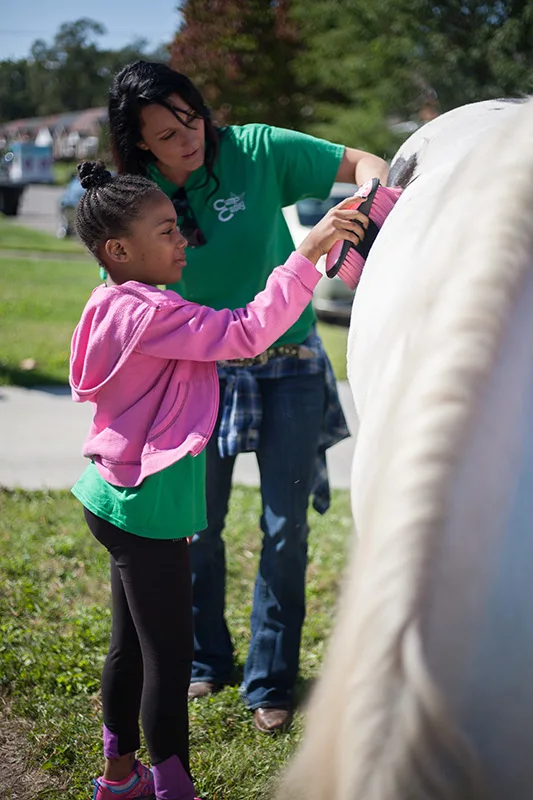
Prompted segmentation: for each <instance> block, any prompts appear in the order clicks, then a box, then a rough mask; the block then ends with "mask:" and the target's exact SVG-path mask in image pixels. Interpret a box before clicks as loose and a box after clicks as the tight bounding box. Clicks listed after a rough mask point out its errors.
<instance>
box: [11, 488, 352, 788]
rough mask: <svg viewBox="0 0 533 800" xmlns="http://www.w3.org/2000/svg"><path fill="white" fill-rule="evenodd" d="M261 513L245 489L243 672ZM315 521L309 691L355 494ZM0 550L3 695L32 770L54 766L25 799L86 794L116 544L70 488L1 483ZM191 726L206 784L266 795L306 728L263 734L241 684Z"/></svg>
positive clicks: (201, 711)
mask: <svg viewBox="0 0 533 800" xmlns="http://www.w3.org/2000/svg"><path fill="white" fill-rule="evenodd" d="M258 515H259V497H258V493H257V491H255V490H252V489H246V488H244V487H236V488H235V489H234V491H233V493H232V501H231V509H230V514H229V517H228V523H227V530H228V534H227V543H228V548H227V549H228V604H227V618H228V623H229V626H230V630H231V632H232V635H233V637H234V643H235V661H236V667H237V672H239V671H241V672H242V666H243V663H244V658H245V653H246V650H247V647H248V643H249V636H250V633H249V614H250V601H251V597H252V591H253V580H254V576H255V571H256V568H257V559H258V553H259V548H260V541H261V534H260V531H259V529H258V524H257V520H258ZM310 522H311V535H310V550H309V552H310V563H309V570H308V613H307V621H306V624H305V627H304V632H303V641H302V664H301V678H300V682H299V686H298V688H299V696H300V698H302V697H304V696H305V694H306V691H307V690H308V688H309V686H310V684H311V682H312V681H313V679H314V678H315V677H316V675H317V673H318V670H319V666H320V663H321V660H322V656H323V652H324V641H325V637H326V636H327V635H328V632H329V630H330V627H331V620H332V615H333V610H334V605H335V597H336V591H337V588H338V585H339V578H340V574H341V572H342V567H343V564H344V560H345V551H346V543H347V540H348V538H349V535H350V532H351V517H350V511H349V502H348V495H347V493H346V492H334V494H333V503H332V508H331V509H330V511H329V512H328V514H327V515H326V516H325V517H323V518H322V517H319V516H318V515H317V514H315V513H314V512H311V518H310ZM0 552H1V554H2V558H1V561H0V699H1V701H2V702H3V703H4V705H5V707H6V708H8V709H9V712H8V713H9V715H10V716H9V719H11V720H12V722H11V723H9V720H8V724H12V726H13V730H14V731H15V730H17V729H18V728H20V721H21V720H22V721H23V722H24V723H25V725H24V727H25V728H26V729H27V733H26V734H25V735H27V736H29V739H30V745H31V763H30V764H28V765H27V767H26V768H27V769H28V768H33V769H39V770H44V771H45V775H44V781H45V784H46V785H45V788H43V789H42V790H41V791H39V792H38V793H37V794H31V795H30V794H28V795H24V796H25V797H28V798H30V797H31V798H32V800H37V799H38V798H42V799H43V800H44V798H46V800H63V798H65V797H68V798H69V800H86V799H87V797H88V796H89V786H90V779H91V778H92V777H94V776H95V775H97V774H100V772H101V766H102V756H101V742H100V732H101V716H100V702H99V683H100V671H101V668H102V664H103V659H104V656H105V653H106V649H107V645H108V640H109V632H110V611H109V604H108V559H107V555H106V552H105V551H104V549H103V548H102V547H100V545H98V544H97V542H96V541H95V540H94V539H93V538H92V537H91V535H90V534H89V533H88V531H87V530H86V528H85V524H84V522H83V517H82V513H81V507H80V505H79V504H78V502H77V501H76V500H75V499H74V498H73V497H72V495H70V494H69V493H68V492H43V493H41V492H34V493H29V492H24V491H14V492H11V491H6V490H3V491H2V490H0ZM190 723H191V766H192V769H193V772H194V775H195V779H196V782H197V789H198V793H199V794H200V795H202V796H206V797H209V798H211V800H259V799H260V798H264V797H266V796H267V795H268V794H269V790H270V789H271V783H272V778H273V776H274V775H276V774H277V773H278V771H279V770H280V768H281V767H282V766H283V764H285V763H286V761H287V759H288V758H289V756H290V754H291V753H292V752H293V750H294V748H295V746H296V744H297V742H298V740H299V738H300V736H301V731H302V720H301V716H300V714H299V713H298V714H297V715H296V720H295V724H294V726H293V728H292V730H291V732H290V733H289V734H287V735H279V736H274V737H266V736H261V735H260V734H258V733H256V732H255V731H254V729H253V728H252V725H251V716H250V713H249V712H248V711H246V709H245V708H244V706H243V704H242V702H241V701H240V699H239V697H238V691H237V686H236V685H234V686H230V687H227V688H225V689H224V690H223V691H221V692H220V693H218V694H217V695H215V696H213V697H211V698H209V699H206V700H202V701H195V702H194V703H192V704H190ZM4 725H5V723H4ZM19 735H20V734H19ZM144 755H145V754H144ZM8 796H9V795H8ZM16 796H17V797H19V795H16Z"/></svg>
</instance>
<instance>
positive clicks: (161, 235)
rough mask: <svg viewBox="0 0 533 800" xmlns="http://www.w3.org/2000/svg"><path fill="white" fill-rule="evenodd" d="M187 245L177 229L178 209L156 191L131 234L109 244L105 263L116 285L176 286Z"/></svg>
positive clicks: (106, 245)
mask: <svg viewBox="0 0 533 800" xmlns="http://www.w3.org/2000/svg"><path fill="white" fill-rule="evenodd" d="M186 244H187V240H186V239H185V237H184V236H182V235H181V233H180V231H179V228H178V227H177V225H176V211H175V210H174V206H173V205H172V203H171V202H170V200H169V199H168V197H166V196H165V195H164V194H163V192H160V191H155V192H154V194H153V195H152V196H151V197H150V198H149V199H147V201H146V204H145V206H144V207H143V209H142V214H141V216H140V217H139V218H138V219H136V220H135V221H134V222H133V224H132V225H131V231H130V233H129V234H128V235H127V236H122V237H120V239H109V240H108V241H107V242H106V243H105V245H104V251H105V254H102V255H103V258H102V260H103V261H104V263H105V264H106V266H107V267H108V270H109V273H110V274H111V275H112V277H113V280H114V281H115V283H125V282H126V281H140V282H141V283H147V284H150V285H153V286H158V285H161V284H166V283H176V282H177V281H179V280H180V278H181V273H182V272H183V268H184V267H185V264H186V259H185V246H186Z"/></svg>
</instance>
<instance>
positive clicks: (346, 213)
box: [296, 197, 368, 264]
mask: <svg viewBox="0 0 533 800" xmlns="http://www.w3.org/2000/svg"><path fill="white" fill-rule="evenodd" d="M362 200H363V198H361V202H362ZM353 203H354V198H353V197H348V198H346V200H343V201H342V203H339V205H337V206H334V207H333V208H330V210H329V211H328V212H327V214H325V215H324V216H323V217H322V219H321V220H320V222H317V224H316V225H315V227H314V228H313V230H312V231H310V233H308V235H307V236H306V237H305V239H304V240H303V242H302V243H301V245H300V246H299V247H298V248H297V249H296V252H297V253H301V254H302V255H303V256H305V257H306V258H308V259H309V261H311V262H312V263H313V264H316V262H317V261H318V259H319V258H320V256H322V255H324V253H327V252H329V250H331V248H332V247H333V245H334V244H335V242H338V241H339V239H346V240H347V241H349V242H352V243H353V244H355V245H358V244H359V242H361V241H362V240H363V239H364V236H365V231H366V229H367V227H368V217H367V216H365V214H361V213H360V212H359V211H357V209H354V208H350V205H352V206H353Z"/></svg>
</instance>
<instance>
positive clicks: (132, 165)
mask: <svg viewBox="0 0 533 800" xmlns="http://www.w3.org/2000/svg"><path fill="white" fill-rule="evenodd" d="M171 94H179V96H180V97H181V98H183V100H184V102H185V103H187V104H188V105H189V106H190V107H191V108H192V109H194V111H195V112H196V113H197V114H198V115H199V116H200V117H202V118H203V120H204V123H205V168H206V172H207V181H209V179H210V178H212V179H213V180H214V181H215V183H216V188H218V186H219V181H218V179H217V177H216V175H215V174H214V172H213V168H214V164H215V161H216V158H217V155H218V145H219V136H220V133H221V131H219V130H218V129H217V128H216V127H215V125H214V124H213V121H212V119H211V112H210V110H209V108H208V107H207V106H206V104H205V102H204V99H203V97H202V95H201V94H200V92H199V91H198V89H197V88H196V86H195V85H194V84H193V83H192V81H191V80H189V78H187V76H186V75H182V74H181V72H176V71H175V70H173V69H171V68H170V67H167V66H166V64H158V63H157V62H153V61H135V62H134V63H132V64H128V65H127V66H126V67H124V68H123V69H122V70H121V71H120V72H119V73H117V75H115V77H114V79H113V83H112V84H111V88H110V90H109V102H108V110H109V132H110V137H111V151H112V153H113V160H114V162H115V166H116V168H117V172H118V173H119V174H129V175H146V174H147V166H148V164H149V163H150V162H153V161H154V160H155V159H154V155H153V153H151V152H150V151H149V150H141V149H140V148H139V146H138V144H139V142H140V141H141V140H142V133H141V120H140V112H141V109H142V108H143V107H144V106H148V105H151V104H152V103H157V104H159V105H161V106H163V107H164V108H166V109H168V110H169V111H170V112H171V113H172V114H174V116H175V117H176V119H177V120H178V121H179V122H181V124H182V125H186V123H184V122H183V121H182V120H181V119H180V118H179V117H178V116H177V114H176V112H175V111H174V109H173V108H172V106H171V105H170V104H169V103H168V98H169V96H170V95H171ZM204 185H205V184H204Z"/></svg>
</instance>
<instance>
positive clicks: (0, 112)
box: [0, 59, 37, 120]
mask: <svg viewBox="0 0 533 800" xmlns="http://www.w3.org/2000/svg"><path fill="white" fill-rule="evenodd" d="M36 113H37V103H36V99H35V97H34V95H33V93H32V91H31V85H30V66H29V64H28V62H27V61H26V60H25V59H17V60H15V61H12V60H7V61H0V120H11V119H20V118H22V117H26V116H33V115H34V114H36Z"/></svg>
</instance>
